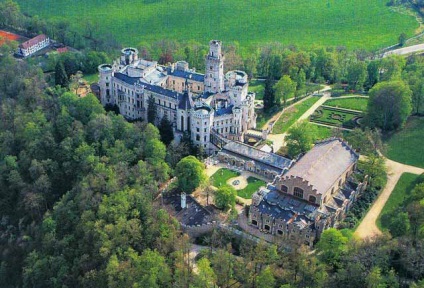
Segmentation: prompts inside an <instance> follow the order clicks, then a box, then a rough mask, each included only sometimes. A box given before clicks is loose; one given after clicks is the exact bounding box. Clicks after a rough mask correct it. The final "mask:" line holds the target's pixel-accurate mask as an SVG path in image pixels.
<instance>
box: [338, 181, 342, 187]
mask: <svg viewBox="0 0 424 288" xmlns="http://www.w3.org/2000/svg"><path fill="white" fill-rule="evenodd" d="M340 186H342V179H340V180H339V187H340Z"/></svg>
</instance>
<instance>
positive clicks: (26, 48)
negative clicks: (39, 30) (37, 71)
mask: <svg viewBox="0 0 424 288" xmlns="http://www.w3.org/2000/svg"><path fill="white" fill-rule="evenodd" d="M49 45H50V38H49V37H47V36H46V35H44V34H40V35H38V36H35V37H34V38H32V39H29V40H27V41H25V42H23V43H22V44H20V45H19V47H18V54H20V55H22V56H24V57H27V56H31V55H32V54H34V53H35V52H37V51H40V50H41V49H43V48H45V47H47V46H49Z"/></svg>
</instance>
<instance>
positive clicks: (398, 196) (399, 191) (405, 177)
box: [376, 173, 420, 229]
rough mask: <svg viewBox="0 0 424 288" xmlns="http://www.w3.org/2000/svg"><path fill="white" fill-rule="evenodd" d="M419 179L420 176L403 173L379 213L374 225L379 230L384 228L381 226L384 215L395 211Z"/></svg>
mask: <svg viewBox="0 0 424 288" xmlns="http://www.w3.org/2000/svg"><path fill="white" fill-rule="evenodd" d="M419 177H420V175H416V174H411V173H403V174H402V175H401V176H400V178H399V181H398V182H397V184H396V186H395V189H393V192H392V194H390V197H389V199H388V200H387V202H386V204H385V205H384V207H383V210H381V213H380V215H379V216H378V219H377V222H376V224H377V226H378V227H379V228H380V229H384V227H382V225H381V217H382V216H383V215H384V214H387V213H389V212H391V211H393V210H394V209H396V207H398V206H399V205H401V204H402V202H403V200H404V199H405V197H406V196H407V195H408V194H409V193H410V192H411V190H412V189H413V188H414V187H415V185H416V183H417V180H418V179H419Z"/></svg>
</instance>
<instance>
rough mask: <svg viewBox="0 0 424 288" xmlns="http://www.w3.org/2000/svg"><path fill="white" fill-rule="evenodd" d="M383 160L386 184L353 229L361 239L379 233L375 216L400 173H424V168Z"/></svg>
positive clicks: (377, 214)
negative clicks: (384, 161)
mask: <svg viewBox="0 0 424 288" xmlns="http://www.w3.org/2000/svg"><path fill="white" fill-rule="evenodd" d="M385 160H386V168H387V172H388V175H387V184H386V187H384V189H383V191H382V192H381V193H380V195H379V196H378V198H377V200H376V201H375V202H374V204H373V205H372V207H371V209H370V210H369V211H368V213H367V215H365V217H364V219H363V220H362V222H361V224H359V226H358V228H357V229H356V231H355V235H357V236H358V237H359V238H361V239H365V238H372V237H374V236H377V235H380V234H381V231H380V229H378V227H377V225H376V221H377V218H378V216H379V215H380V213H381V210H382V209H383V207H384V205H385V204H386V202H387V200H388V199H389V197H390V194H392V192H393V189H394V188H395V186H396V183H397V182H398V180H399V178H400V176H401V175H402V173H405V172H409V173H413V174H422V173H424V169H421V168H418V167H414V166H410V165H405V164H402V163H398V162H395V161H392V160H390V159H387V158H385Z"/></svg>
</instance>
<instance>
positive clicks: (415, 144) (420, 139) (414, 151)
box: [385, 117, 424, 168]
mask: <svg viewBox="0 0 424 288" xmlns="http://www.w3.org/2000/svg"><path fill="white" fill-rule="evenodd" d="M385 143H386V144H387V152H386V154H387V155H386V156H387V157H388V158H389V159H391V160H394V161H398V162H401V163H404V164H408V165H412V166H418V167H421V168H424V153H423V143H424V117H411V118H409V120H408V122H407V123H406V125H405V128H404V129H402V130H401V131H399V132H397V133H395V134H393V135H392V136H391V137H390V138H388V139H386V140H385Z"/></svg>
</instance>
